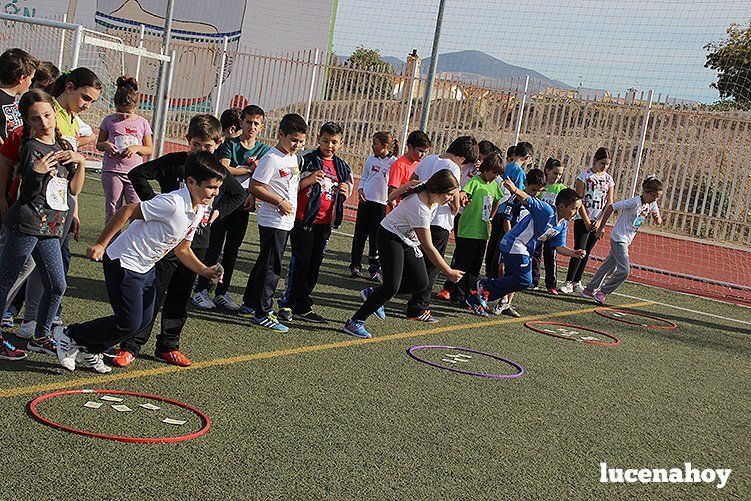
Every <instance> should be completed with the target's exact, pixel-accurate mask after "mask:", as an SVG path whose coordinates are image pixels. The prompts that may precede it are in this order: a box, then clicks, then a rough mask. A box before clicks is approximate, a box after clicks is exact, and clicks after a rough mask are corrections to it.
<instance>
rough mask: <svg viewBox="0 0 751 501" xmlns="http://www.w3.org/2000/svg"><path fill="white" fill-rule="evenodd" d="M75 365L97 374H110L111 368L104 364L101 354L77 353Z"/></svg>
mask: <svg viewBox="0 0 751 501" xmlns="http://www.w3.org/2000/svg"><path fill="white" fill-rule="evenodd" d="M76 363H77V364H79V365H80V366H81V367H85V368H86V369H91V370H93V371H94V372H98V373H99V374H107V373H108V372H112V367H110V366H109V365H107V364H105V363H104V355H102V354H101V353H87V352H85V351H79V352H78V355H76Z"/></svg>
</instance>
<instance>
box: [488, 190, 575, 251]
mask: <svg viewBox="0 0 751 501" xmlns="http://www.w3.org/2000/svg"><path fill="white" fill-rule="evenodd" d="M526 203H527V209H528V210H529V214H528V215H527V216H526V217H525V218H524V219H522V220H521V221H519V223H518V224H517V225H516V226H514V227H513V228H512V229H511V231H509V232H508V233H506V234H505V235H503V238H502V239H501V244H500V249H501V252H504V253H506V254H521V255H524V256H530V257H531V256H532V255H533V254H534V253H535V248H536V247H537V244H538V243H543V242H547V241H550V245H551V246H552V247H560V246H564V245H566V231H567V229H568V221H567V220H565V219H560V220H559V219H558V213H557V211H556V210H555V209H554V208H553V207H551V206H550V204H548V203H546V202H543V201H542V200H539V199H537V198H535V197H529V198H527V200H526Z"/></svg>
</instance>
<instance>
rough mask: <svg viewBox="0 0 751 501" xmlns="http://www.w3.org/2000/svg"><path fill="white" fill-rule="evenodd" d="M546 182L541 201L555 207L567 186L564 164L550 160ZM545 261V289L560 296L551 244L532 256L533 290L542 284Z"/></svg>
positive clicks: (553, 251) (547, 163) (547, 244)
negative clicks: (558, 197)
mask: <svg viewBox="0 0 751 501" xmlns="http://www.w3.org/2000/svg"><path fill="white" fill-rule="evenodd" d="M544 170H545V180H546V181H547V183H548V187H547V189H546V190H545V191H544V192H542V193H541V194H540V199H541V200H543V201H545V202H547V203H549V204H550V205H552V206H553V207H555V198H556V197H557V196H558V193H560V192H561V190H563V189H564V188H567V186H566V185H565V184H563V183H561V182H560V181H561V178H562V177H563V164H561V161H560V160H558V159H556V158H548V161H547V162H545V169H544ZM541 260H543V261H545V288H546V289H547V290H548V293H550V294H553V295H554V296H557V295H558V277H557V274H558V265H557V264H556V259H555V248H553V247H551V246H550V242H545V243H544V244H543V245H538V246H537V248H536V249H535V253H534V255H533V256H532V289H537V288H538V284H539V283H540V261H541Z"/></svg>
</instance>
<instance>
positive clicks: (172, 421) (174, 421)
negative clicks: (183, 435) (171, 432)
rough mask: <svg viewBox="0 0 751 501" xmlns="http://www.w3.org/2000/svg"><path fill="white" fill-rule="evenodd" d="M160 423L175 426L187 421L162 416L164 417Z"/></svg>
mask: <svg viewBox="0 0 751 501" xmlns="http://www.w3.org/2000/svg"><path fill="white" fill-rule="evenodd" d="M162 423H164V424H174V425H175V426H182V425H184V424H185V423H187V421H181V420H180V419H172V418H164V419H162Z"/></svg>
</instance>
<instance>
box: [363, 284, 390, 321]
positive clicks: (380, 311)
mask: <svg viewBox="0 0 751 501" xmlns="http://www.w3.org/2000/svg"><path fill="white" fill-rule="evenodd" d="M372 293H373V287H368V288H367V289H363V290H361V291H360V297H361V298H362V300H363V301H367V300H368V296H370V295H371V294H372ZM375 316H377V317H378V318H380V319H381V320H386V309H385V308H384V307H383V306H381V307H380V308H378V309H377V310H376V311H375ZM366 332H367V331H366Z"/></svg>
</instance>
